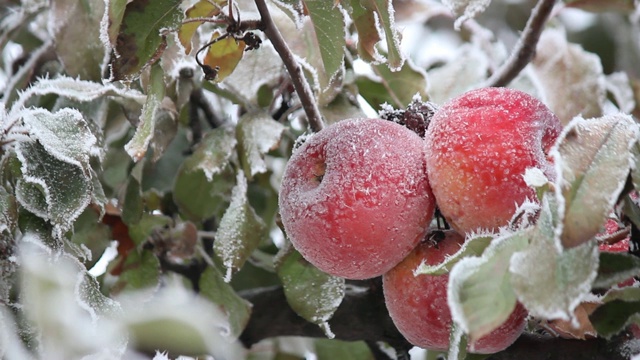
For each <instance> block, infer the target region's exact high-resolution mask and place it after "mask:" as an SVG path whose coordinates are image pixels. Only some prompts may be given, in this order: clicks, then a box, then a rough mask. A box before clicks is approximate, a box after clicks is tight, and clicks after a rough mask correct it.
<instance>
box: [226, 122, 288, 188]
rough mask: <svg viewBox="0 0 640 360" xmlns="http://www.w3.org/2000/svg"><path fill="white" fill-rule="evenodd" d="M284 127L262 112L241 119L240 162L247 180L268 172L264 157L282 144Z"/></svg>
mask: <svg viewBox="0 0 640 360" xmlns="http://www.w3.org/2000/svg"><path fill="white" fill-rule="evenodd" d="M284 129H285V127H284V125H282V124H280V123H279V122H277V121H275V120H273V118H271V116H269V115H268V114H266V113H262V112H253V113H248V114H246V115H244V116H243V117H242V118H240V120H239V122H238V127H237V134H236V136H237V138H238V147H239V149H238V151H239V152H240V162H241V163H242V168H243V169H244V172H245V175H246V177H247V178H249V179H252V178H253V176H255V175H256V174H261V173H264V172H266V171H267V164H266V163H265V161H264V156H265V154H266V153H267V152H269V151H271V150H273V149H275V148H276V147H277V146H278V144H279V143H280V137H281V136H282V132H283V131H284Z"/></svg>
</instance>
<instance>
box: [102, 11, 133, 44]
mask: <svg viewBox="0 0 640 360" xmlns="http://www.w3.org/2000/svg"><path fill="white" fill-rule="evenodd" d="M128 3H129V0H110V1H108V2H105V4H106V5H107V9H106V11H105V13H104V15H103V17H102V21H101V23H100V40H101V41H102V43H103V44H104V45H105V46H106V47H107V48H109V49H111V48H114V47H115V46H116V42H117V41H118V34H119V33H120V25H122V19H123V18H124V12H125V10H126V9H127V4H128Z"/></svg>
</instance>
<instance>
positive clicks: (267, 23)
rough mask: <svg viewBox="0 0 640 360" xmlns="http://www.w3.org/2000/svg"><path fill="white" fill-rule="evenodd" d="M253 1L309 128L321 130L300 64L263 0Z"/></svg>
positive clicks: (314, 104)
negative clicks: (305, 115)
mask: <svg viewBox="0 0 640 360" xmlns="http://www.w3.org/2000/svg"><path fill="white" fill-rule="evenodd" d="M255 3H256V6H257V7H258V11H259V12H260V17H261V18H262V22H263V25H264V27H265V28H264V33H265V34H266V35H267V37H268V38H269V40H271V43H272V44H273V47H274V48H275V49H276V51H277V52H278V54H279V55H280V58H281V59H282V61H283V62H284V65H285V67H286V68H287V72H288V73H289V76H291V82H293V86H294V88H295V89H296V92H297V93H298V97H299V98H300V102H301V103H302V108H303V109H304V112H305V114H307V120H308V121H309V128H310V129H311V131H313V132H318V131H320V130H322V128H323V127H324V122H323V121H322V116H321V115H320V110H319V109H318V105H317V104H316V101H315V99H314V97H313V92H312V91H311V88H310V87H309V83H307V81H306V80H305V78H304V74H303V73H302V68H301V67H300V64H298V62H297V61H296V59H295V57H294V55H293V53H292V52H291V50H290V49H289V46H288V45H287V43H286V42H285V41H284V39H283V38H282V35H281V34H280V31H278V28H277V27H276V25H275V23H274V22H273V19H272V18H271V14H270V13H269V8H268V7H267V4H266V3H265V0H255Z"/></svg>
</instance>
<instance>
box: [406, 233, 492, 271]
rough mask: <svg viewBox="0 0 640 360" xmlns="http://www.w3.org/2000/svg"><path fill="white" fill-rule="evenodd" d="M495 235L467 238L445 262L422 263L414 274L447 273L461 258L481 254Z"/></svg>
mask: <svg viewBox="0 0 640 360" xmlns="http://www.w3.org/2000/svg"><path fill="white" fill-rule="evenodd" d="M494 238H495V235H476V236H471V237H469V238H467V239H465V241H464V244H462V246H461V247H460V249H458V251H456V252H455V253H454V254H453V255H451V256H447V258H446V259H444V261H443V262H441V263H440V264H437V265H427V264H426V263H425V262H423V263H422V264H420V266H418V268H417V269H416V270H415V271H414V275H420V274H427V275H442V274H446V273H448V272H449V271H451V269H453V267H454V265H456V264H457V263H458V262H460V261H461V260H464V259H465V258H467V257H470V256H480V255H482V253H483V252H484V251H485V249H486V248H487V247H488V246H489V244H491V242H492V241H493V240H494Z"/></svg>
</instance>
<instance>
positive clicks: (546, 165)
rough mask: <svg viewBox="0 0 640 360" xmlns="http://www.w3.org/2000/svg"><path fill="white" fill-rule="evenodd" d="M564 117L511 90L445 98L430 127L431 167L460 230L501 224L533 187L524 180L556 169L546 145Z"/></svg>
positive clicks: (441, 199) (438, 193)
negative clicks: (530, 170) (530, 173)
mask: <svg viewBox="0 0 640 360" xmlns="http://www.w3.org/2000/svg"><path fill="white" fill-rule="evenodd" d="M560 131H561V124H560V121H559V120H558V118H557V117H556V116H555V115H554V114H553V113H552V112H551V111H550V110H549V109H548V108H547V107H546V106H545V105H544V104H543V103H541V102H540V101H539V100H537V99H536V98H534V97H532V96H530V95H528V94H526V93H524V92H521V91H518V90H513V89H505V88H483V89H477V90H472V91H469V92H467V93H464V94H462V95H461V96H459V97H457V98H454V99H452V100H450V101H448V102H447V103H445V104H443V105H442V107H440V108H439V109H438V111H437V112H436V113H435V115H434V117H433V118H432V119H431V123H430V124H429V128H428V130H427V134H426V148H427V172H428V174H429V181H430V184H431V187H432V189H433V194H434V196H435V197H436V202H437V203H438V207H439V209H440V211H441V212H442V214H443V215H444V217H445V218H446V219H447V221H448V222H449V223H450V224H451V226H452V227H453V228H454V229H456V230H457V231H459V232H461V233H469V232H471V231H475V230H478V229H483V230H495V229H497V228H499V227H500V226H504V225H506V224H507V223H508V221H509V220H510V219H511V217H512V215H513V214H514V212H515V210H516V207H517V206H518V205H520V204H522V203H523V202H524V200H525V199H527V198H529V199H531V200H535V198H536V197H535V192H534V190H533V189H532V188H530V187H528V186H527V185H526V183H525V181H524V179H523V175H524V173H525V170H526V169H527V168H538V169H540V170H542V172H543V173H544V174H545V175H546V177H547V178H548V179H549V180H552V181H553V179H554V178H555V172H554V169H553V166H552V164H551V163H550V161H549V160H550V159H549V157H548V156H547V154H548V151H549V150H550V148H551V146H552V145H553V144H554V142H555V140H556V138H557V137H558V135H559V134H560Z"/></svg>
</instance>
